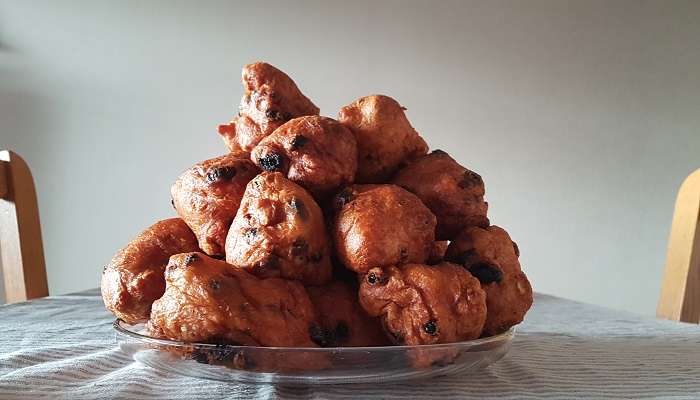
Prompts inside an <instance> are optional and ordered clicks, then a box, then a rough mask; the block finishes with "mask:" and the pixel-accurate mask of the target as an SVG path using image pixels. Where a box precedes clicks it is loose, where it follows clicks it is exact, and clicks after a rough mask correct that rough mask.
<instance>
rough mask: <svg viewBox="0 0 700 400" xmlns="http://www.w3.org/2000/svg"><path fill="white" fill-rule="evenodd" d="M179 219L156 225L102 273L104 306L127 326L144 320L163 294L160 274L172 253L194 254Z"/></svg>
mask: <svg viewBox="0 0 700 400" xmlns="http://www.w3.org/2000/svg"><path fill="white" fill-rule="evenodd" d="M198 250H199V247H198V246H197V238H195V236H194V234H193V233H192V231H190V228H188V227H187V224H185V222H184V221H183V220H181V219H180V218H170V219H166V220H163V221H159V222H156V223H155V224H153V225H151V226H150V227H149V228H147V229H146V230H145V231H143V232H141V233H140V234H139V235H138V236H136V237H135V238H134V240H132V241H131V242H130V243H129V244H127V245H126V246H125V247H124V248H122V249H121V250H119V251H118V252H117V254H116V255H115V256H114V258H112V261H110V263H109V264H108V265H107V266H106V267H105V269H104V271H103V273H102V283H101V289H102V299H103V300H104V303H105V307H107V309H108V310H109V311H111V312H112V313H114V315H116V316H117V318H121V319H123V320H124V321H125V322H127V323H129V324H135V323H137V322H143V321H145V320H147V319H148V315H149V314H150V312H151V304H152V303H153V301H154V300H156V299H158V298H159V297H160V296H162V295H163V292H164V291H165V278H163V271H165V266H166V264H168V259H169V258H170V256H172V255H173V254H178V253H182V252H187V251H198Z"/></svg>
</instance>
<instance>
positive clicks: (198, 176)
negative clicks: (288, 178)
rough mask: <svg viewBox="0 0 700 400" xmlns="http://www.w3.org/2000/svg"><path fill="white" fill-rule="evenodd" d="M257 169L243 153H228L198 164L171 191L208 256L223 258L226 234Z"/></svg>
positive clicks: (185, 219)
mask: <svg viewBox="0 0 700 400" xmlns="http://www.w3.org/2000/svg"><path fill="white" fill-rule="evenodd" d="M257 173H258V169H257V167H256V166H255V165H253V163H252V162H251V161H250V160H248V159H247V158H246V156H245V155H243V154H233V153H230V154H227V155H224V156H221V157H216V158H212V159H210V160H206V161H202V162H201V163H198V164H195V165H194V166H193V167H192V168H190V169H188V170H187V171H185V172H184V173H183V174H182V175H180V177H179V178H178V179H177V181H176V182H175V184H173V186H172V188H171V189H170V193H171V195H172V199H173V206H174V207H175V210H176V211H177V213H178V215H179V216H180V217H181V218H182V219H183V220H184V221H185V222H186V223H187V225H188V226H189V227H190V229H192V231H193V232H194V233H195V234H196V235H197V240H198V241H199V247H200V248H201V249H202V250H204V252H205V253H207V254H209V255H219V256H221V255H224V246H225V244H226V234H227V233H228V229H229V227H230V226H231V222H232V221H233V217H235V216H236V212H237V211H238V206H239V205H240V203H241V198H242V197H243V192H244V191H245V187H246V185H247V184H248V182H249V181H250V180H251V179H253V178H254V177H255V176H256V175H257Z"/></svg>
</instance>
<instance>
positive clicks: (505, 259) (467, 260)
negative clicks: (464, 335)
mask: <svg viewBox="0 0 700 400" xmlns="http://www.w3.org/2000/svg"><path fill="white" fill-rule="evenodd" d="M519 255H520V253H519V251H518V247H517V245H516V244H515V242H513V241H512V240H511V239H510V236H509V235H508V233H507V232H506V231H505V230H503V229H502V228H499V227H497V226H490V227H488V228H486V229H483V228H478V227H471V228H467V229H465V230H464V231H462V232H461V233H460V234H459V235H458V236H457V237H456V238H455V239H454V240H453V241H452V242H451V243H450V246H449V247H448V249H447V254H446V259H447V260H450V261H452V262H455V263H458V264H461V265H463V266H464V267H465V268H466V269H467V270H469V272H471V273H472V275H474V276H475V277H476V278H478V279H479V281H480V282H481V287H482V288H483V289H484V290H485V291H486V306H487V308H488V314H487V316H486V324H485V325H484V335H485V336H490V335H495V334H499V333H502V332H505V331H507V330H508V329H509V328H510V327H511V326H513V325H516V324H519V323H520V322H522V320H523V318H524V317H525V314H526V313H527V311H528V310H529V309H530V306H531V305H532V287H531V286H530V282H529V281H528V279H527V276H525V274H524V273H523V272H522V270H521V269H520V263H519V262H518V256H519Z"/></svg>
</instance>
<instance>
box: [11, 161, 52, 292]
mask: <svg viewBox="0 0 700 400" xmlns="http://www.w3.org/2000/svg"><path fill="white" fill-rule="evenodd" d="M0 261H1V262H2V263H1V264H2V272H3V277H4V280H5V300H6V301H7V302H8V303H14V302H17V301H25V300H28V299H33V298H37V297H44V296H48V294H49V289H48V285H47V282H46V266H45V263H44V247H43V245H42V242H41V225H40V223H39V208H38V206H37V201H36V191H35V190H34V179H32V174H31V172H30V171H29V167H28V166H27V163H26V162H24V160H23V159H22V158H21V157H20V156H18V155H17V154H15V153H13V152H12V151H8V150H2V151H0Z"/></svg>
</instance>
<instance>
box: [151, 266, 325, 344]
mask: <svg viewBox="0 0 700 400" xmlns="http://www.w3.org/2000/svg"><path fill="white" fill-rule="evenodd" d="M165 282H166V289H165V294H163V297H161V298H160V299H158V300H156V301H155V302H154V303H153V307H152V310H151V318H150V320H149V322H148V325H147V329H148V331H149V333H150V334H151V335H152V336H155V337H159V338H167V339H171V340H180V341H184V342H200V343H201V342H208V343H217V344H237V345H246V346H279V347H317V346H316V345H315V344H314V343H313V342H312V341H311V338H310V334H309V328H310V327H311V326H312V325H313V324H314V322H315V319H316V313H315V310H314V307H313V304H312V303H311V300H309V296H308V295H307V293H306V290H305V289H304V287H303V286H302V285H301V283H299V282H296V281H291V280H286V279H276V278H270V279H260V278H256V277H255V276H253V275H251V274H249V273H248V272H246V271H244V270H241V269H238V268H235V267H234V266H232V265H229V264H227V263H225V262H223V261H219V260H216V259H213V258H210V257H208V256H206V255H205V254H202V253H183V254H178V255H175V256H173V257H171V258H170V262H169V264H168V266H167V268H166V270H165Z"/></svg>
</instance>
